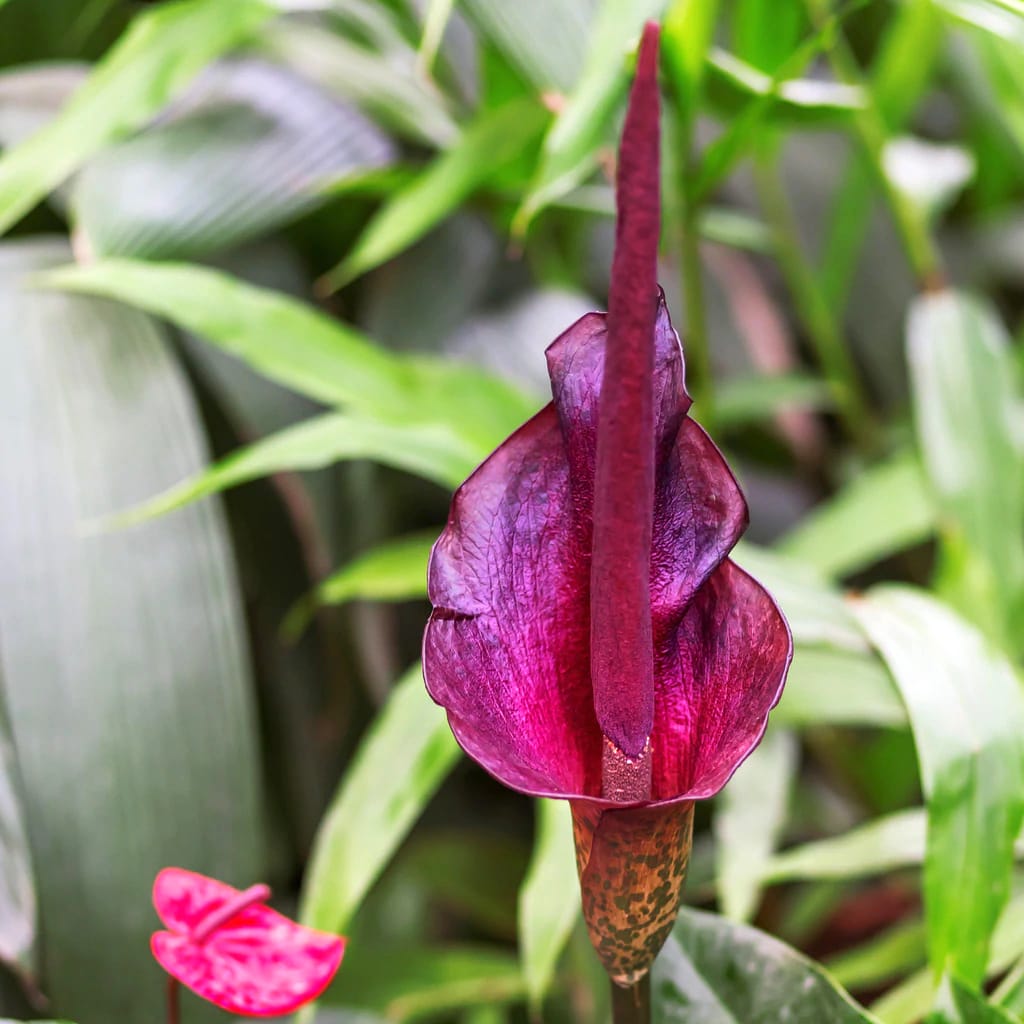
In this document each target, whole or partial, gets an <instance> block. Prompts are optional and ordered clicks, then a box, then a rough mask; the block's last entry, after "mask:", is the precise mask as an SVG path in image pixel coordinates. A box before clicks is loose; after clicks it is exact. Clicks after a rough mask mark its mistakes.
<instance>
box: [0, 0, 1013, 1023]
mask: <svg viewBox="0 0 1024 1024" xmlns="http://www.w3.org/2000/svg"><path fill="white" fill-rule="evenodd" d="M647 17H661V18H662V19H663V23H664V35H663V38H664V42H663V50H664V56H663V63H662V72H663V88H664V93H665V104H666V114H665V121H666V125H665V129H664V132H665V136H664V151H665V157H666V168H665V187H666V195H665V202H664V206H665V223H664V232H663V267H662V272H661V279H662V281H663V282H664V283H665V284H666V287H667V288H668V290H669V296H668V298H669V304H670V307H671V308H672V310H673V313H674V315H675V316H676V319H677V322H678V323H679V324H680V328H681V330H682V332H683V333H684V336H685V338H686V345H687V358H688V371H689V377H690V379H691V380H692V382H693V390H694V392H695V398H696V405H695V408H694V414H695V415H696V417H697V418H698V419H700V420H701V421H702V422H703V423H705V425H707V426H709V427H710V428H711V429H712V430H713V431H714V434H715V436H716V437H717V438H719V439H720V440H721V441H722V443H723V444H724V446H725V447H726V448H727V450H728V455H729V459H730V463H731V464H732V465H734V466H735V467H737V469H738V472H739V474H740V476H741V479H742V482H743V485H744V488H745V490H746V493H747V495H748V498H749V499H750V504H751V510H752V528H751V533H750V535H749V536H750V538H751V539H750V542H748V543H746V544H744V545H741V547H740V549H739V550H738V552H737V557H738V560H739V561H740V562H741V564H744V565H746V566H747V567H748V568H750V569H751V571H753V572H754V573H755V574H756V575H757V576H758V578H759V579H761V580H763V581H764V582H765V584H766V585H768V586H769V587H770V588H771V589H772V590H773V592H774V593H775V595H776V596H777V598H778V599H779V601H780V602H781V604H782V606H783V608H784V609H785V611H786V613H787V616H788V618H789V620H790V622H791V624H792V626H793V631H794V635H795V639H796V645H797V646H796V656H795V659H794V663H793V669H792V672H791V676H790V681H789V684H788V686H787V690H786V695H785V697H784V698H783V701H782V704H781V705H780V707H779V708H778V710H777V711H776V712H775V715H774V720H773V724H772V727H771V729H770V731H769V734H768V737H767V738H766V740H765V742H764V744H763V745H762V746H761V747H760V748H759V750H758V751H757V753H756V754H755V756H754V758H753V759H752V760H751V762H750V763H749V764H748V765H747V766H745V767H744V768H743V769H741V772H740V773H739V774H738V775H737V777H736V778H735V779H734V781H733V782H732V783H731V784H730V787H729V788H728V789H727V790H726V791H725V792H724V793H723V795H722V797H721V798H720V799H719V800H718V801H717V802H716V804H715V806H714V807H713V808H711V809H710V811H708V809H704V810H703V811H702V813H701V816H700V819H699V820H698V822H697V842H696V848H695V855H694V863H693V864H692V866H691V884H690V888H689V900H690V901H691V903H693V904H694V905H697V906H701V907H703V908H705V909H704V910H700V911H690V912H686V913H684V915H683V917H682V918H681V920H680V924H679V925H678V927H677V929H676V933H675V935H674V937H673V939H672V940H671V941H670V945H669V946H668V947H667V949H666V951H665V953H664V954H663V956H662V958H661V960H660V961H659V964H658V967H657V974H656V980H655V991H656V995H657V996H658V998H659V1000H660V1003H659V1006H660V1010H659V1012H660V1014H661V1018H660V1019H664V1020H679V1019H685V1020H688V1021H691V1020H692V1021H699V1022H704V1021H709V1022H718V1021H729V1020H733V1019H736V1020H742V1021H757V1020H765V1021H769V1020H771V1021H774V1020H778V1019H779V1017H780V1015H781V1013H782V1008H783V1007H785V1008H786V1009H787V1010H788V1011H789V1013H790V1014H791V1016H790V1018H789V1019H791V1020H806V1021H814V1022H820V1021H830V1020H836V1021H847V1020H849V1021H864V1020H882V1021H885V1022H892V1024H900V1022H908V1021H913V1020H918V1019H921V1018H922V1017H924V1016H925V1015H927V1014H928V1013H930V1012H932V1011H933V1009H934V1012H935V1014H936V1015H937V1016H938V1019H940V1020H946V1019H948V1020H952V1021H965V1022H966V1021H975V1020H983V1021H987V1020H990V1019H991V1020H996V1021H1007V1020H1010V1021H1013V1020H1016V1019H1019V1018H1020V1015H1021V1014H1024V994H1022V993H1024V988H1022V986H1021V984H1020V979H1021V976H1022V974H1024V970H1022V968H1021V966H1020V964H1021V963H1024V959H1022V958H1024V930H1022V928H1021V925H1020V920H1021V899H1022V896H1021V893H1020V889H1019V879H1018V869H1017V867H1016V860H1015V844H1016V842H1017V840H1018V837H1019V832H1020V826H1021V818H1022V815H1024V786H1022V778H1021V776H1022V755H1024V751H1022V744H1024V705H1022V698H1021V689H1020V687H1021V683H1020V678H1019V666H1020V658H1021V655H1022V653H1024V651H1022V641H1021V637H1022V636H1024V632H1022V629H1021V625H1022V609H1024V536H1022V530H1021V526H1022V506H1024V470H1022V466H1024V462H1022V458H1021V444H1022V426H1021V424H1022V417H1021V407H1022V406H1021V387H1020V351H1021V347H1020V337H1019V334H1020V325H1021V312H1022V301H1021V300H1022V289H1021V284H1022V275H1024V264H1022V260H1021V243H1020V238H1021V237H1022V232H1024V228H1022V223H1024V222H1022V220H1021V209H1022V207H1021V202H1022V195H1024V190H1022V187H1021V181H1022V177H1024V128H1022V125H1024V88H1022V82H1021V74H1022V73H1021V71H1020V68H1021V67H1024V63H1022V58H1021V54H1022V50H1024V8H1022V7H1021V5H1020V4H1019V3H1017V2H1016V0H901V2H891V3H890V2H886V0H872V2H866V3H848V4H839V5H830V4H828V3H826V2H825V0H785V2H781V0H722V2H720V3H717V2H707V0H705V2H700V0H674V2H656V0H644V2H642V3H637V2H636V0H602V2H597V0H554V2H549V0H544V2H541V0H519V2H517V3H515V4H511V5H510V4H507V3H503V2H497V0H493V2H492V0H458V2H454V3H453V2H450V0H449V2H443V0H434V2H430V3H427V4H425V5H423V6H422V7H420V6H417V5H414V4H411V3H405V2H403V0H331V2H321V3H302V4H299V3H294V2H293V3H285V2H284V0H280V2H278V3H271V2H262V0H261V2H256V0H230V2H228V0H178V2H176V3H159V4H152V5H142V4H129V3H119V2H116V0H91V2H89V3H76V2H74V0H9V2H8V3H6V4H0V61H2V62H3V64H4V66H5V68H6V70H5V72H4V73H3V74H2V75H0V146H2V147H3V149H4V154H3V156H2V157H0V226H2V227H3V229H4V230H5V232H6V234H7V238H6V239H5V241H4V242H3V243H2V246H0V324H2V329H0V361H2V363H0V410H2V416H3V426H4V433H3V440H4V443H3V445H2V446H0V494H2V498H3V500H2V505H0V507H2V509H3V516H2V523H0V564H2V566H3V577H2V583H3V585H2V587H0V695H2V701H0V712H2V714H0V724H2V728H0V844H2V846H3V852H2V856H0V960H2V961H3V963H4V969H3V972H2V973H0V1012H2V1013H5V1014H7V1015H11V1016H15V1017H26V1018H27V1017H30V1016H40V1015H44V1016H52V1015H54V1014H57V1015H66V1016H68V1017H73V1018H75V1019H77V1020H79V1021H80V1022H82V1024H91V1022H93V1021H97V1022H98V1021H108V1020H114V1019H121V1020H127V1021H133V1020H141V1019H151V1017H152V1014H153V1013H154V1011H155V1010H156V1008H158V1007H159V1006H160V1000H161V986H162V981H161V978H160V976H159V972H158V970H157V969H156V968H155V967H154V966H153V965H152V964H151V963H150V962H149V960H148V947H147V940H148V935H149V932H150V931H152V929H153V927H154V919H153V918H152V916H151V912H150V910H149V907H148V891H149V886H150V883H151V881H152V878H153V876H154V875H155V873H156V871H157V870H158V868H159V867H161V866H163V865H164V864H167V863H181V864H182V865H183V866H186V867H189V868H193V869H195V870H198V871H202V872H204V873H208V874H211V875H215V876H217V877H222V878H225V879H226V880H228V881H230V882H232V884H235V885H238V886H240V887H241V886H244V885H247V884H250V883H251V882H253V881H255V880H257V879H258V878H264V877H268V878H270V880H271V881H272V882H273V883H274V889H275V892H279V893H281V892H288V891H289V890H290V891H291V892H292V893H293V894H294V895H295V896H296V897H297V898H298V900H299V909H300V911H301V915H302V917H303V919H304V920H305V921H307V922H308V923H311V924H313V925H315V926H317V927H320V928H324V929H328V930H341V929H345V930H346V932H347V933H348V934H349V935H350V945H349V952H348V953H347V954H346V966H345V969H344V970H343V971H342V972H341V974H340V975H339V977H338V980H337V982H336V983H335V985H334V986H333V987H332V989H331V990H330V991H329V992H328V994H327V996H326V998H325V1000H324V1001H323V1003H322V1004H321V1008H320V1011H319V1013H320V1015H321V1016H322V1018H323V1019H324V1020H325V1021H328V1022H330V1021H342V1020H348V1019H361V1015H366V1014H370V1015H383V1016H386V1017H389V1018H392V1019H403V1020H404V1019H419V1018H431V1017H433V1018H439V1019H452V1020H460V1021H462V1020H465V1021H467V1022H470V1024H477V1022H483V1024H487V1022H493V1021H502V1020H509V1021H514V1020H520V1019H524V1015H525V1014H526V1013H527V1012H528V1010H527V1008H528V1007H529V1006H532V1007H533V1008H534V1009H535V1010H536V1011H537V1012H540V1013H542V1014H543V1017H544V1019H545V1020H550V1021H559V1020H566V1021H568V1020H599V1019H601V1018H602V1015H603V1013H604V1008H603V1006H602V1003H601V1000H602V999H604V994H603V991H604V986H603V983H602V981H601V979H600V976H599V972H598V970H597V967H596V963H595V962H594V960H593V958H592V955H591V953H590V952H589V949H588V946H587V943H586V939H585V936H584V935H583V933H582V931H581V929H580V925H579V922H578V920H577V914H578V903H577V901H578V896H577V891H576V885H575V881H574V878H573V866H572V862H571V855H570V851H571V842H570V840H569V838H568V837H567V835H566V820H565V818H564V816H563V812H564V808H558V807H551V806H549V805H547V804H540V805H538V806H537V807H536V808H533V807H531V805H530V804H529V802H527V801H526V800H525V799H523V798H518V797H515V796H512V795H509V794H503V793H499V791H498V790H497V789H496V788H495V787H494V785H493V784H492V783H491V781H490V780H489V779H487V778H486V777H484V776H483V775H482V774H481V773H480V772H479V771H478V770H476V769H473V768H471V767H469V766H468V765H467V764H466V763H465V762H464V761H463V760H462V758H461V756H460V755H459V753H458V751H457V749H456V748H455V746H454V742H453V741H452V739H451V737H450V734H449V733H448V730H447V726H446V724H445V722H444V719H443V715H442V714H441V713H440V712H439V711H438V709H436V708H435V707H434V706H433V705H432V704H430V702H429V700H428V699H427V698H426V696H425V694H424V692H423V688H422V683H421V680H420V678H419V673H418V668H417V667H412V668H409V666H410V665H414V663H415V659H416V658H417V656H418V649H419V635H420V631H421V628H422V623H423V619H424V615H425V607H426V606H425V603H424V602H423V601H422V596H423V590H424V566H425V562H426V557H427V552H428V550H429V545H430V542H431V540H432V538H433V537H434V536H436V533H437V531H438V530H439V528H440V526H441V525H442V523H443V520H444V515H445V510H446V507H447V502H448V497H449V492H450V489H451V488H452V487H453V486H454V485H456V484H457V483H458V482H459V481H460V480H461V479H462V478H463V477H464V476H465V475H466V473H467V472H468V471H469V470H470V469H471V468H472V467H473V466H474V465H475V464H476V462H477V461H478V460H479V459H480V458H481V457H482V456H483V455H484V454H486V452H488V451H489V450H490V449H491V447H493V445H494V444H495V443H496V442H497V441H498V440H500V439H501V438H502V437H504V436H505V435H506V434H507V433H508V432H509V431H510V430H511V429H512V428H514V427H515V426H516V425H517V424H518V423H519V422H521V420H522V419H523V418H524V417H525V416H526V415H528V414H529V413H530V412H531V411H532V410H533V409H534V408H536V407H537V406H538V405H539V404H540V403H541V402H542V401H543V398H544V391H543V388H544V379H543V361H542V359H541V357H540V353H541V351H542V349H543V347H544V346H545V345H546V344H547V343H548V342H550V341H551V340H552V338H553V336H554V334H555V333H556V332H557V331H559V330H561V329H562V328H563V327H564V326H565V325H566V324H567V323H569V322H571V321H572V319H573V318H574V317H575V316H576V315H578V314H579V313H582V312H584V311H585V310H587V309H589V308H592V307H595V306H603V304H604V302H605V298H606V297H605V295H603V294H602V293H601V289H602V287H603V284H602V282H606V281H607V277H608V274H607V264H608V261H609V258H610V249H611V246H610V241H611V240H610V229H611V213H612V205H611V195H612V193H611V187H610V184H609V178H608V174H609V171H610V166H609V155H610V153H611V152H612V145H613V142H614V140H615V138H616V135H617V128H618V120H619V118H620V116H621V106H622V99H623V96H624V90H625V86H626V83H627V81H628V77H629V71H630V68H629V65H628V61H627V56H626V55H627V54H628V53H629V52H631V50H632V47H633V44H634V42H635V39H636V35H637V33H638V31H639V27H640V25H641V24H642V22H643V20H644V19H645V18H647ZM40 62H45V63H40ZM241 484H245V485H246V486H244V487H243V486H238V485H241ZM218 492H224V493H223V497H222V498H221V497H211V496H212V495H215V494H217V493H218ZM199 499H204V500H199ZM157 513H164V514H162V515H157ZM112 519H114V520H115V522H111V520H112ZM112 526H117V527H119V528H118V529H112V528H111V527H112ZM851 590H852V591H855V592H856V594H857V596H856V597H855V598H853V597H850V596H849V594H850V591H851ZM300 881H301V887H300ZM707 908H714V909H715V910H716V911H717V913H715V914H709V913H707V912H706V909H707ZM749 922H753V923H754V924H756V925H757V930H755V929H753V928H751V927H749V925H748V923H749ZM783 941H784V942H785V943H788V944H789V945H788V947H787V946H784V945H782V942H783ZM790 947H793V948H797V949H801V950H803V951H804V952H805V953H807V954H809V955H810V956H812V957H813V958H814V959H815V960H816V961H817V962H818V963H817V964H812V963H810V962H809V961H807V960H804V959H801V958H800V957H799V956H797V955H796V954H795V953H794V952H793V951H792V948H790ZM818 964H824V966H825V967H827V968H828V970H829V972H830V973H829V974H825V973H823V972H822V970H821V968H820V966H819V965H818ZM839 985H843V986H845V988H846V989H848V990H850V991H852V992H853V993H854V994H855V995H856V996H857V997H858V999H859V1000H860V1003H859V1004H858V1003H854V1002H853V1001H852V1000H851V999H850V997H848V996H847V995H846V993H845V991H844V990H843V989H841V988H840V987H839ZM39 992H42V993H45V994H46V996H48V997H49V999H50V1003H49V1005H48V1006H47V1005H45V1004H43V1003H42V1002H40V1001H39V998H38V993H39ZM983 993H984V994H983ZM33 1000H35V1002H34V1003H33ZM863 1006H869V1007H870V1010H866V1009H863V1008H862V1007H863ZM684 1008H685V1009H684ZM203 1012H204V1011H203V1008H202V1007H201V1006H200V1005H199V1004H198V1003H195V1004H190V1005H189V1006H188V1007H187V1008H186V1014H187V1018H188V1019H189V1020H192V1019H196V1020H198V1019H200V1018H201V1016H202V1014H203Z"/></svg>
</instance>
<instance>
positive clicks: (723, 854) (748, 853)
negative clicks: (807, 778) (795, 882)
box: [713, 725, 799, 921]
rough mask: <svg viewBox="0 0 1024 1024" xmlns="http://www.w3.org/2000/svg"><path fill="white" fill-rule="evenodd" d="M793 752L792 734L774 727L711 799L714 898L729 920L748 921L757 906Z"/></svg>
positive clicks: (782, 813) (785, 805) (780, 823)
mask: <svg viewBox="0 0 1024 1024" xmlns="http://www.w3.org/2000/svg"><path fill="white" fill-rule="evenodd" d="M798 755H799V748H798V745H797V742H796V738H795V737H794V736H793V734H792V733H790V732H787V731H786V730H785V729H780V728H778V727H775V726H774V725H773V727H772V728H771V729H769V730H768V732H767V733H766V735H765V737H764V739H763V740H762V741H761V743H760V745H759V746H758V748H757V749H756V750H755V751H754V752H753V753H752V754H751V755H750V757H749V758H747V760H746V761H744V763H743V764H741V765H740V767H739V768H738V769H737V771H736V774H735V775H734V776H733V777H732V778H731V779H730V780H729V785H728V786H726V787H725V789H723V790H722V792H721V793H719V795H718V798H717V800H716V803H715V816H714V819H713V825H714V833H715V853H716V860H717V888H718V900H719V903H720V905H721V907H722V912H723V913H724V914H725V916H726V917H728V918H731V919H732V920H734V921H749V920H750V919H751V917H753V915H754V912H755V911H756V910H757V906H758V903H759V902H760V899H761V884H762V877H763V874H764V862H765V860H767V859H768V858H769V857H770V856H771V855H772V851H773V850H774V849H775V846H776V844H777V843H778V841H779V838H780V837H781V835H782V829H783V827H784V826H785V824H786V814H787V811H788V809H789V796H790V791H791V789H792V787H793V780H794V778H795V777H796V772H797V767H798Z"/></svg>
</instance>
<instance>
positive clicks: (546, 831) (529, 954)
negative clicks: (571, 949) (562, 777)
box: [519, 800, 580, 1008]
mask: <svg viewBox="0 0 1024 1024" xmlns="http://www.w3.org/2000/svg"><path fill="white" fill-rule="evenodd" d="M536 807H537V839H536V844H535V846H534V850H533V860H532V861H531V862H530V869H529V872H528V873H527V875H526V880H525V881H524V882H523V887H522V889H521V890H520V892H519V950H520V958H521V960H522V966H523V978H524V979H525V983H526V991H527V994H528V996H529V998H530V1003H531V1004H532V1006H533V1007H534V1008H537V1007H539V1006H540V1003H541V1000H542V999H543V998H544V996H545V994H546V993H547V991H548V989H549V988H550V987H551V981H552V979H553V978H554V976H555V967H556V965H557V963H558V958H559V956H560V955H561V953H562V950H563V949H564V948H565V944H566V943H567V942H568V941H569V936H570V934H571V933H572V929H573V925H574V924H575V923H576V919H577V918H578V917H579V915H580V894H579V885H578V882H577V877H576V857H575V848H574V846H573V838H572V822H571V819H570V816H569V808H568V807H567V806H565V804H564V803H563V802H562V801H561V800H537V801H536Z"/></svg>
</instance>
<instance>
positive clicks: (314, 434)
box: [113, 413, 479, 526]
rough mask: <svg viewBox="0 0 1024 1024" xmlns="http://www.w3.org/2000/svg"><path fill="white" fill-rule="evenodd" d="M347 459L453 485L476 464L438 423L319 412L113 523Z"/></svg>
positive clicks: (469, 450) (475, 455)
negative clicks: (277, 476) (249, 483)
mask: <svg viewBox="0 0 1024 1024" xmlns="http://www.w3.org/2000/svg"><path fill="white" fill-rule="evenodd" d="M350 459H370V460H372V461H374V462H380V463H382V464H383V465H386V466H394V467H395V468H396V469H404V470H406V471H407V472H409V473H414V474H416V475H418V476H422V477H424V478H425V479H427V480H433V481H434V482H435V483H438V484H440V485H441V486H442V487H446V488H454V487H456V486H458V484H459V483H461V482H462V480H463V479H464V478H465V477H466V476H468V475H469V473H470V471H471V470H472V469H473V467H474V466H475V465H476V464H477V462H478V461H479V452H478V451H477V449H475V448H474V447H472V446H471V445H467V444H466V443H465V442H464V441H463V440H461V439H460V438H459V437H458V436H457V435H455V434H454V433H453V432H452V430H451V429H450V428H449V427H446V426H444V425H443V424H431V423H426V424H424V423H416V424H402V423H399V424H392V423H388V422H386V421H382V420H372V419H369V418H366V417H359V416H349V415H346V414H345V413H324V414H323V415H321V416H314V417H313V418H312V419H309V420H305V421H303V422H302V423H297V424H296V425H295V426H294V427H286V428H285V429H284V430H279V431H278V432H277V433H276V434H271V435H270V436H269V437H265V438H264V439H263V440H262V441H256V442H255V443H253V444H251V445H248V446H247V447H245V448H240V449H239V450H238V451H236V452H234V453H232V454H231V455H228V456H227V457H226V458H224V459H221V460H220V462H217V463H214V465H212V466H210V467H209V469H206V470H204V471H203V472H201V473H199V474H197V475H195V476H193V477H191V478H190V479H187V480H184V481H183V482H181V483H179V484H176V485H175V486H174V487H170V488H168V489H167V490H166V491H164V492H163V493H161V494H158V495H156V497H153V498H150V499H149V500H148V501H146V502H144V503H142V504H141V505H138V506H137V507H135V508H133V509H131V510H130V511H128V512H122V513H121V514H118V515H117V516H116V517H114V520H113V521H114V522H115V523H117V524H118V525H120V526H127V525H130V524H133V523H140V522H143V521H144V520H146V519H151V518H153V517H155V516H161V515H164V514H166V513H167V512H171V511H173V510H174V509H178V508H181V507H182V506H183V505H188V504H190V503H191V502H194V501H197V500H198V499H199V498H205V497H207V496H208V495H210V494H216V493H217V492H218V491H223V490H226V489H227V488H229V487H237V486H238V485H239V484H243V483H247V482H248V481H249V480H256V479H258V478H259V477H262V476H270V475H271V474H273V473H281V472H285V471H292V470H309V469H323V468H324V467H325V466H330V465H332V464H333V463H335V462H341V461H345V460H350Z"/></svg>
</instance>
